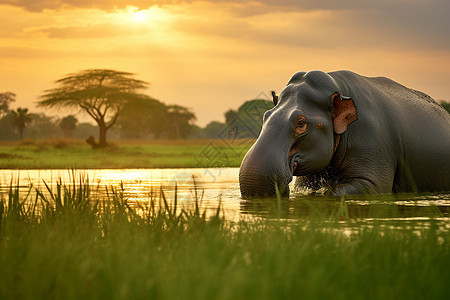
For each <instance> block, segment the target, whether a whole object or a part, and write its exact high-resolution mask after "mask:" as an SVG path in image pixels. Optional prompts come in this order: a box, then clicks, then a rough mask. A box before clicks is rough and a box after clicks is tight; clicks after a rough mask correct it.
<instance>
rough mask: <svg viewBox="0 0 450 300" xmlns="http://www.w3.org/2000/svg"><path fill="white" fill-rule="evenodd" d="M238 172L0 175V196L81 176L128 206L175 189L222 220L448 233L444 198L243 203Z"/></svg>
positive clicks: (295, 198) (449, 207)
mask: <svg viewBox="0 0 450 300" xmlns="http://www.w3.org/2000/svg"><path fill="white" fill-rule="evenodd" d="M238 173H239V169H238V168H217V169H125V170H105V169H101V170H100V169H98V170H77V171H76V172H73V171H68V170H20V171H19V170H0V194H2V195H3V197H5V194H6V193H7V192H8V189H9V186H10V183H11V182H13V185H14V186H15V185H16V183H17V180H19V184H20V187H21V190H22V192H23V193H27V192H28V191H29V190H30V188H32V192H33V191H34V189H35V188H38V189H39V190H41V191H43V190H45V185H44V182H45V183H46V184H48V185H49V186H55V184H56V182H57V180H59V179H61V180H62V182H63V183H65V184H66V185H70V184H73V183H74V179H75V184H76V181H79V180H78V179H79V178H80V176H81V177H83V178H87V179H88V181H89V182H90V183H91V185H93V186H96V187H97V190H98V191H100V192H103V191H105V192H106V187H108V188H110V187H116V188H119V187H121V186H122V187H123V193H124V196H125V197H126V198H127V199H128V203H131V204H132V203H139V202H148V201H149V199H150V195H155V193H156V194H158V193H160V190H163V191H164V193H165V195H166V197H167V199H168V200H169V201H171V200H173V199H174V197H175V196H174V191H175V186H176V189H177V200H178V203H179V205H182V206H184V207H186V208H189V207H191V206H192V203H193V202H194V201H195V199H200V200H201V203H200V206H201V208H202V209H206V210H207V211H210V212H212V213H215V211H216V209H217V207H218V206H219V205H221V207H222V211H223V212H224V214H225V217H226V219H228V220H232V221H238V220H240V219H242V218H245V219H254V218H255V217H256V218H260V217H261V218H284V219H304V218H311V217H314V218H315V219H317V218H319V219H323V220H345V221H346V224H349V222H350V223H353V224H354V225H355V226H361V225H364V224H366V225H367V224H370V223H371V222H373V221H375V220H376V221H380V220H381V221H383V220H386V222H389V224H390V226H392V224H395V223H396V222H398V223H399V224H400V223H401V224H403V225H404V224H409V223H411V224H414V226H428V225H429V224H430V220H432V221H433V222H434V223H433V224H436V222H437V224H438V225H439V226H440V227H441V228H442V229H445V230H448V231H450V222H449V221H450V194H448V193H447V194H445V193H444V194H425V195H411V194H396V195H369V196H352V197H346V198H345V199H344V198H339V197H331V196H325V195H303V194H301V193H297V194H294V195H292V196H291V197H290V198H289V199H281V200H280V201H278V200H277V199H264V200H251V201H245V200H242V199H241V198H240V193H239V182H238Z"/></svg>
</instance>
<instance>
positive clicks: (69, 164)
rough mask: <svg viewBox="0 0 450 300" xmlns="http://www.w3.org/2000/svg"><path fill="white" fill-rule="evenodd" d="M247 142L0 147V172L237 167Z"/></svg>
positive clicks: (5, 144) (67, 143)
mask: <svg viewBox="0 0 450 300" xmlns="http://www.w3.org/2000/svg"><path fill="white" fill-rule="evenodd" d="M251 144H252V141H251V140H241V141H232V140H180V141H158V140H157V141H114V142H113V144H112V146H110V147H108V148H106V149H95V150H93V149H91V147H90V146H89V145H87V144H86V143H85V142H84V141H73V140H58V141H22V142H2V143H0V168H1V169H67V168H74V169H97V168H113V169H115V168H205V167H238V166H239V165H240V163H241V161H242V158H243V156H244V155H245V153H246V152H247V150H248V148H249V147H250V146H251Z"/></svg>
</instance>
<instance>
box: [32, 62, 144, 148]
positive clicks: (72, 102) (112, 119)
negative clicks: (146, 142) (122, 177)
mask: <svg viewBox="0 0 450 300" xmlns="http://www.w3.org/2000/svg"><path fill="white" fill-rule="evenodd" d="M133 76H134V74H132V73H128V72H120V71H115V70H108V69H89V70H84V71H80V72H78V73H74V74H69V75H67V76H66V77H64V78H61V79H59V80H57V81H56V85H57V87H56V88H53V89H49V90H46V91H45V92H44V94H43V95H42V96H41V100H40V101H39V102H38V105H39V106H44V107H50V108H80V109H82V110H83V111H85V112H86V113H88V114H89V115H90V116H91V117H92V118H93V119H94V120H95V122H96V123H97V125H98V127H99V142H98V146H99V147H104V146H106V144H107V142H106V132H107V130H108V129H109V128H111V127H112V126H113V125H114V124H115V123H116V121H117V118H118V116H119V114H120V112H121V110H122V108H123V106H124V105H125V104H126V103H129V102H132V101H137V100H141V99H144V98H147V97H148V96H146V95H144V94H141V93H139V91H140V90H143V89H146V88H147V87H148V83H147V82H145V81H141V80H137V79H134V78H133Z"/></svg>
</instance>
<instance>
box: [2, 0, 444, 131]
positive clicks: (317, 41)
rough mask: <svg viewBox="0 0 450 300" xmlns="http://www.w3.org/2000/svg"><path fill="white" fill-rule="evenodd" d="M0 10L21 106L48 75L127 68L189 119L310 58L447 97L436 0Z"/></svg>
mask: <svg viewBox="0 0 450 300" xmlns="http://www.w3.org/2000/svg"><path fill="white" fill-rule="evenodd" d="M0 19H1V20H2V21H1V26H0V92H6V91H11V92H14V93H16V94H17V99H16V102H15V103H14V105H13V108H15V107H19V106H20V107H28V108H30V110H31V111H32V112H38V111H39V110H38V109H36V108H35V102H36V101H37V100H38V96H39V95H40V94H41V93H42V91H43V90H45V89H49V88H52V87H54V84H53V83H54V81H55V80H57V79H59V78H61V77H62V76H63V75H66V74H68V73H73V72H77V71H80V70H83V69H89V68H107V69H115V70H119V71H127V72H132V73H136V78H137V79H141V80H145V81H148V82H150V84H151V85H150V88H149V89H148V90H147V91H146V93H147V94H148V95H150V96H152V97H154V98H156V99H159V100H161V101H163V102H165V103H166V104H179V105H183V106H186V107H189V108H191V109H193V111H194V112H195V113H196V115H197V118H198V120H197V125H200V126H204V125H206V124H207V123H208V122H210V121H212V120H217V121H224V118H223V113H224V112H225V111H226V110H228V109H230V108H233V109H237V108H238V107H239V106H240V105H241V104H242V103H243V102H244V101H245V100H249V99H253V98H255V97H256V96H258V95H259V94H260V93H261V92H265V93H268V92H269V91H270V90H275V91H277V92H279V91H280V90H281V89H282V88H283V86H284V85H285V84H286V82H287V80H288V79H289V77H290V76H291V75H292V74H293V73H295V72H296V71H308V70H315V69H318V70H323V71H334V70H341V69H346V70H352V71H355V72H357V73H360V74H362V75H367V76H386V77H390V78H392V79H394V80H396V81H398V82H400V83H402V84H404V85H406V86H408V87H411V88H414V89H417V90H421V91H423V92H426V93H428V94H429V95H431V96H432V97H433V98H435V99H439V100H440V99H443V100H450V1H448V0H428V1H423V0H378V1H375V0H371V1H362V0H342V1H337V0H325V1H311V0H300V1H294V0H279V1H276V0H259V1H245V0H243V1H237V0H236V1H233V0H229V1H227V0H222V1H220V0H217V1H213V0H206V1H195V0H191V1H189V0H185V1H181V0H173V1H169V0H168V1H157V0H154V1H144V0H141V1H139V0H134V1H133V0H130V1H124V0H42V1H39V0H0ZM46 113H48V114H52V113H53V114H56V111H49V112H46ZM64 114H65V115H66V114H67V112H64ZM79 117H80V119H83V117H82V115H81V114H80V115H79ZM87 119H88V118H86V120H87Z"/></svg>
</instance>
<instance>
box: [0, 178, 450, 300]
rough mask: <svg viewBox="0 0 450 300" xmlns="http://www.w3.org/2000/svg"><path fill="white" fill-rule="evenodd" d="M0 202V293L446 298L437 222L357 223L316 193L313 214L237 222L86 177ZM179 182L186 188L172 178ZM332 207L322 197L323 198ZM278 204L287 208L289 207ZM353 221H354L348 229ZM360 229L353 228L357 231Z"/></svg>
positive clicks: (347, 209)
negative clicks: (134, 196)
mask: <svg viewBox="0 0 450 300" xmlns="http://www.w3.org/2000/svg"><path fill="white" fill-rule="evenodd" d="M74 177H75V178H76V179H73V181H72V182H70V183H64V182H62V181H61V180H59V181H58V182H57V184H56V186H55V187H53V188H52V187H50V186H49V185H44V188H43V189H42V190H36V188H33V187H30V191H29V192H28V193H26V195H25V196H21V194H19V186H18V183H17V182H11V184H10V187H9V191H8V193H7V194H6V195H5V196H4V197H3V198H2V199H1V201H0V266H1V268H0V299H148V298H150V299H153V298H156V299H292V298H295V299H445V298H447V296H448V295H449V294H450V285H449V284H448V283H449V279H450V268H449V267H448V266H449V265H450V243H449V233H448V228H447V230H442V228H441V227H440V226H438V225H437V224H438V222H439V220H434V219H433V218H431V219H429V222H428V225H429V226H419V227H414V228H412V227H411V226H410V225H408V226H401V225H400V226H395V227H387V226H385V225H386V224H385V223H383V224H381V225H380V224H377V223H376V222H373V223H372V224H371V226H360V227H356V228H353V227H351V225H352V223H351V222H352V221H351V215H352V213H353V212H352V210H351V206H350V205H347V203H346V201H344V199H339V200H337V203H335V204H334V205H335V206H334V208H335V209H334V210H333V213H332V214H328V213H325V214H322V213H321V211H322V208H321V207H320V206H318V207H314V203H313V202H312V201H307V203H303V204H301V205H302V206H301V207H303V208H305V210H306V207H309V209H310V210H312V211H314V210H316V211H315V213H311V211H310V212H309V213H308V214H306V216H307V217H306V218H297V219H293V218H282V217H279V216H283V215H284V214H285V212H284V211H283V206H284V205H285V204H284V203H283V201H282V199H278V200H277V199H274V202H275V203H276V204H275V205H274V207H275V210H278V212H277V217H274V218H257V219H256V220H255V221H253V222H249V221H240V222H236V223H233V222H228V221H225V218H224V216H223V214H222V212H221V208H220V205H219V204H218V208H217V210H216V212H215V213H214V214H212V216H209V217H208V215H207V213H206V212H205V211H204V210H202V209H201V208H200V206H199V201H200V200H201V191H198V190H196V191H194V192H193V194H194V195H196V196H194V197H195V201H194V205H193V207H192V208H182V207H180V206H179V205H178V199H177V191H175V193H174V196H173V197H174V198H173V199H168V198H167V196H166V194H165V193H164V191H163V190H162V189H161V188H154V189H151V191H149V196H148V198H149V199H148V202H147V203H146V204H142V203H141V204H136V203H129V201H128V199H127V198H126V196H125V195H124V193H123V187H122V186H119V187H107V188H105V192H104V193H98V192H97V191H98V188H97V187H95V186H91V184H90V183H89V179H88V178H86V177H82V176H80V177H76V176H74ZM175 189H177V188H176V187H175ZM323 204H324V205H325V203H323ZM280 210H281V211H280ZM349 225H350V226H349ZM349 228H350V229H351V230H348V229H349Z"/></svg>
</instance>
